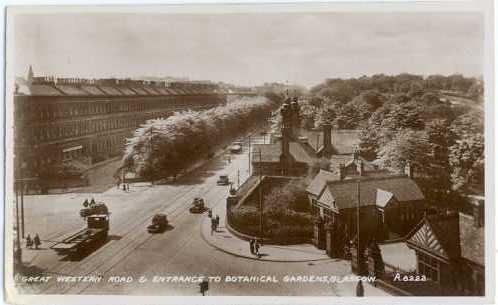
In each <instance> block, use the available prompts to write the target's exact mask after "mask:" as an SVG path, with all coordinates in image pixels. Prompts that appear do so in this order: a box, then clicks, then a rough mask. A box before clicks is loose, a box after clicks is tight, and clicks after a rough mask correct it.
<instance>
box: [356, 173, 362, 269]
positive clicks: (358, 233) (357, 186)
mask: <svg viewBox="0 0 498 305" xmlns="http://www.w3.org/2000/svg"><path fill="white" fill-rule="evenodd" d="M356 191H357V192H358V202H357V205H356V239H357V241H358V247H356V255H357V257H356V261H357V264H358V273H360V272H361V271H360V270H361V268H360V266H361V262H360V252H361V251H360V180H358V183H357V184H356Z"/></svg>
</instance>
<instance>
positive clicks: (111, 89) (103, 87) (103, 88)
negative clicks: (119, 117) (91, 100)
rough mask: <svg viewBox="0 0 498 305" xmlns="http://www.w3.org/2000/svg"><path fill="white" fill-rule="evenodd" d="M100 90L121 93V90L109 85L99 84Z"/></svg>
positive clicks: (110, 93)
mask: <svg viewBox="0 0 498 305" xmlns="http://www.w3.org/2000/svg"><path fill="white" fill-rule="evenodd" d="M99 88H100V90H102V91H104V92H105V93H106V94H108V95H123V93H121V91H119V90H117V89H116V88H114V87H111V86H99Z"/></svg>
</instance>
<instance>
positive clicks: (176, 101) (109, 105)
mask: <svg viewBox="0 0 498 305" xmlns="http://www.w3.org/2000/svg"><path fill="white" fill-rule="evenodd" d="M165 102H167V104H166V105H165ZM200 102H203V103H205V102H209V101H207V100H206V98H205V97H181V98H179V97H165V98H162V99H161V100H152V101H142V102H137V101H131V102H130V101H126V102H117V101H113V102H111V101H105V102H79V103H78V102H76V103H47V104H37V105H34V107H33V105H32V104H31V103H32V102H31V101H29V100H28V101H26V102H25V103H24V107H23V108H22V109H19V111H16V115H17V116H18V119H20V120H23V119H29V120H53V119H60V118H71V117H76V116H84V115H98V114H110V113H120V112H137V111H138V112H143V111H151V110H154V109H160V108H164V107H165V106H166V107H168V108H171V107H190V106H197V105H198V104H199V103H200Z"/></svg>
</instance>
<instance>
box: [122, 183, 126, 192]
mask: <svg viewBox="0 0 498 305" xmlns="http://www.w3.org/2000/svg"><path fill="white" fill-rule="evenodd" d="M123 191H125V192H126V184H124V183H123Z"/></svg>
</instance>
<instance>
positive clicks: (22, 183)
mask: <svg viewBox="0 0 498 305" xmlns="http://www.w3.org/2000/svg"><path fill="white" fill-rule="evenodd" d="M23 165H24V164H23V163H22V161H21V167H20V169H19V176H20V178H21V179H20V180H21V236H22V238H23V239H24V181H23V176H22V168H23Z"/></svg>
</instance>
